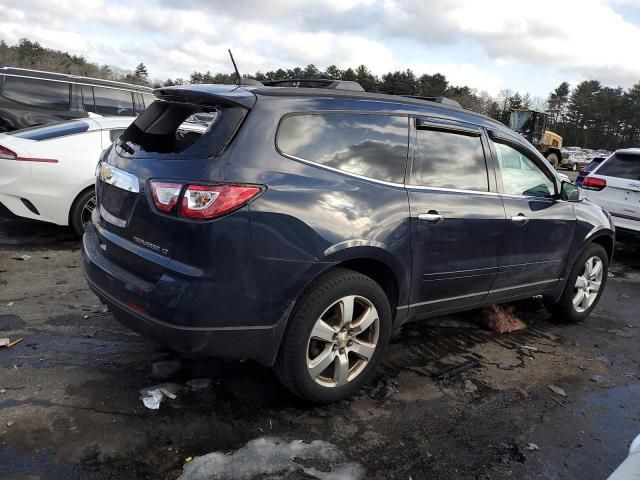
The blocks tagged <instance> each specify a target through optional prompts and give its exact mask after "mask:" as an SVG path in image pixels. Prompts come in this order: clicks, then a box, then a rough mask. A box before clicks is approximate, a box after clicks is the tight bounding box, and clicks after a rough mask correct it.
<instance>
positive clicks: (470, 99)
mask: <svg viewBox="0 0 640 480" xmlns="http://www.w3.org/2000/svg"><path fill="white" fill-rule="evenodd" d="M0 65H3V66H14V67H22V68H33V69H37V70H46V71H51V72H59V73H70V74H74V75H82V76H87V77H96V78H104V79H111V80H119V81H124V82H129V83H136V84H140V85H148V86H153V87H160V86H170V85H182V84H194V83H221V84H233V83H235V80H236V77H235V74H233V73H231V74H230V73H212V72H210V71H206V72H197V71H194V72H193V73H191V75H190V76H189V78H188V79H183V78H174V79H171V78H168V79H164V80H151V79H150V76H149V73H148V71H147V68H146V66H145V65H144V63H140V64H138V65H137V66H136V67H135V68H134V69H131V70H127V69H124V68H119V67H115V66H109V65H98V64H96V63H92V62H90V61H89V60H87V59H86V58H85V57H84V56H78V55H72V54H70V53H68V52H63V51H59V50H53V49H50V48H46V47H43V46H42V45H40V44H39V43H38V42H32V41H30V40H28V39H22V40H20V41H19V42H18V43H17V44H16V45H7V43H5V42H4V41H0ZM244 76H245V77H246V78H253V79H255V80H259V81H266V80H286V79H294V78H301V79H310V78H322V79H332V80H352V81H356V82H358V83H360V85H362V87H363V88H364V89H365V90H366V91H368V92H377V93H387V94H392V95H418V96H428V97H439V96H445V97H449V98H451V99H453V100H456V101H458V102H459V103H460V105H462V106H463V107H464V108H467V109H469V110H472V111H475V112H478V113H482V114H485V115H487V116H489V117H491V118H494V119H496V120H498V121H501V122H503V123H504V124H508V123H509V114H510V111H511V109H513V108H531V109H535V110H542V111H547V112H548V113H549V114H550V118H549V128H550V129H551V130H553V131H555V132H556V133H558V134H560V135H561V136H562V137H563V140H564V145H577V146H581V147H585V148H606V149H616V148H621V147H629V146H640V82H638V83H636V84H635V85H634V86H632V87H631V88H629V89H627V90H625V89H623V88H622V87H615V88H614V87H609V86H605V85H603V84H602V83H600V82H599V81H597V80H585V81H582V82H580V83H578V84H577V85H575V86H574V87H573V88H571V86H570V85H569V83H567V82H562V83H561V84H560V85H559V86H558V87H557V88H556V89H554V90H553V91H552V92H550V93H549V95H548V97H547V98H540V97H535V96H531V95H530V94H529V93H526V92H525V93H520V92H518V91H513V90H501V91H500V92H499V93H498V94H497V95H490V94H489V93H487V92H486V91H481V90H478V89H476V88H472V87H470V86H467V85H453V84H451V83H450V82H449V80H448V79H447V78H446V76H445V75H443V74H441V73H435V74H424V75H420V76H418V75H416V74H415V73H414V72H413V71H411V70H410V69H406V70H401V71H395V72H388V73H385V74H383V75H381V76H378V75H375V74H373V73H372V72H371V70H370V69H369V68H368V67H367V66H365V65H360V66H358V67H357V68H346V69H341V68H338V67H337V66H336V65H330V66H328V67H327V68H325V69H324V70H321V69H319V68H318V67H317V66H315V65H307V66H306V67H304V68H303V67H296V68H291V69H283V68H279V69H277V70H270V71H267V72H260V71H258V72H256V73H255V74H253V75H244Z"/></svg>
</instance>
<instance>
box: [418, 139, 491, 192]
mask: <svg viewBox="0 0 640 480" xmlns="http://www.w3.org/2000/svg"><path fill="white" fill-rule="evenodd" d="M413 162H414V163H413V171H412V175H411V183H412V184H415V185H423V186H426V187H436V188H454V189H459V190H479V191H483V192H486V191H488V190H489V182H488V179H487V164H486V162H485V159H484V150H483V148H482V141H481V140H480V136H478V135H476V136H473V135H464V134H459V133H452V132H443V131H438V130H428V129H419V130H418V133H417V149H416V154H415V156H414V159H413Z"/></svg>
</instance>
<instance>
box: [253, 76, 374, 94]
mask: <svg viewBox="0 0 640 480" xmlns="http://www.w3.org/2000/svg"><path fill="white" fill-rule="evenodd" d="M262 83H263V84H264V85H266V86H267V87H311V88H326V89H333V90H351V91H353V92H364V88H362V85H360V84H359V83H358V82H353V81H351V80H331V79H328V78H285V79H282V80H266V81H263V82H262Z"/></svg>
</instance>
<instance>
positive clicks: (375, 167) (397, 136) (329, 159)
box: [276, 113, 409, 183]
mask: <svg viewBox="0 0 640 480" xmlns="http://www.w3.org/2000/svg"><path fill="white" fill-rule="evenodd" d="M408 139H409V120H408V117H404V116H392V115H374V114H355V113H327V114H307V115H290V116H288V117H285V118H283V120H282V122H281V123H280V127H279V129H278V134H277V140H276V142H277V146H278V148H279V149H280V151H281V152H282V153H284V154H287V155H292V156H294V157H297V158H300V159H302V160H309V161H311V162H314V163H319V164H321V165H324V166H327V167H331V168H335V169H338V170H342V171H344V172H348V173H354V174H357V175H362V176H364V177H369V178H374V179H377V180H383V181H387V182H394V183H403V182H404V174H405V168H406V163H407V150H408Z"/></svg>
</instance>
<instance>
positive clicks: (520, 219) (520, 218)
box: [511, 213, 529, 225]
mask: <svg viewBox="0 0 640 480" xmlns="http://www.w3.org/2000/svg"><path fill="white" fill-rule="evenodd" d="M511 221H512V222H515V223H516V224H518V225H525V224H526V223H527V222H528V221H529V218H528V217H527V216H525V215H524V214H523V213H519V214H518V215H514V216H513V217H511Z"/></svg>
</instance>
